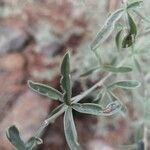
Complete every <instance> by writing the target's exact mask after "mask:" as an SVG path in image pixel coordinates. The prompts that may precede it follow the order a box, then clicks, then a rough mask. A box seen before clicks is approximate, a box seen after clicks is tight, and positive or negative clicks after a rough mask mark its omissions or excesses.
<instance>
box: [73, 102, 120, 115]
mask: <svg viewBox="0 0 150 150" xmlns="http://www.w3.org/2000/svg"><path fill="white" fill-rule="evenodd" d="M121 107H122V105H121V104H120V103H119V102H118V101H116V102H112V103H109V104H108V105H107V106H106V107H105V108H102V107H101V106H100V105H98V104H93V103H84V104H80V103H76V104H73V105H72V108H73V109H74V110H76V111H77V112H80V113H84V114H90V115H96V116H111V115H113V114H115V113H117V112H118V111H120V110H121Z"/></svg>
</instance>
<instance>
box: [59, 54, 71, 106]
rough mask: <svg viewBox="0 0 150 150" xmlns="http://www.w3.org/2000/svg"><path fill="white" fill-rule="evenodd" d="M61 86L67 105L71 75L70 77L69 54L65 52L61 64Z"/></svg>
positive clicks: (69, 96) (69, 97) (68, 102)
mask: <svg viewBox="0 0 150 150" xmlns="http://www.w3.org/2000/svg"><path fill="white" fill-rule="evenodd" d="M61 76H62V77H61V87H62V89H63V92H64V94H63V99H64V102H65V103H66V104H67V105H70V103H71V95H72V90H71V77H70V54H69V52H67V53H66V54H65V56H64V58H63V61H62V64H61Z"/></svg>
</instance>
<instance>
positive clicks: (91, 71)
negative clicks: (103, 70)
mask: <svg viewBox="0 0 150 150" xmlns="http://www.w3.org/2000/svg"><path fill="white" fill-rule="evenodd" d="M98 69H99V67H95V68H92V69H90V70H88V71H86V72H84V73H82V74H81V75H80V77H86V76H88V75H90V74H92V73H93V72H94V71H96V70H98Z"/></svg>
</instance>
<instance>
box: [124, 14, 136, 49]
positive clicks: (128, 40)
mask: <svg viewBox="0 0 150 150" xmlns="http://www.w3.org/2000/svg"><path fill="white" fill-rule="evenodd" d="M127 16H128V23H129V33H128V34H127V35H126V36H125V37H124V39H123V42H122V48H128V47H130V46H132V45H133V44H134V42H135V37H136V35H137V27H136V24H135V22H134V20H133V19H132V17H131V16H130V14H129V13H127Z"/></svg>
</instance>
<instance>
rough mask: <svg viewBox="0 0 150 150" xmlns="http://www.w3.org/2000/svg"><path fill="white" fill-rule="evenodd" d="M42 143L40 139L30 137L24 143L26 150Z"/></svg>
mask: <svg viewBox="0 0 150 150" xmlns="http://www.w3.org/2000/svg"><path fill="white" fill-rule="evenodd" d="M42 143H43V141H42V139H40V138H37V137H31V138H30V139H29V140H28V141H27V143H26V147H27V150H32V149H33V148H34V147H35V146H36V145H39V144H42Z"/></svg>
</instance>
